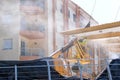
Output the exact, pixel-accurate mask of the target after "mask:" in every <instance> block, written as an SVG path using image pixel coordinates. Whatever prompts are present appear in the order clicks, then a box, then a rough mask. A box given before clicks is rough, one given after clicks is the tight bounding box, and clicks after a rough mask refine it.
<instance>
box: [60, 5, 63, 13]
mask: <svg viewBox="0 0 120 80" xmlns="http://www.w3.org/2000/svg"><path fill="white" fill-rule="evenodd" d="M60 12H61V13H63V5H61V8H60Z"/></svg>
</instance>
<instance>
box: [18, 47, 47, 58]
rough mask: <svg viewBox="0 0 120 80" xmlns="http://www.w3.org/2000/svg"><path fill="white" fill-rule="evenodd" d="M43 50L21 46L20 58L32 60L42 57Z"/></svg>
mask: <svg viewBox="0 0 120 80" xmlns="http://www.w3.org/2000/svg"><path fill="white" fill-rule="evenodd" d="M44 54H45V51H44V50H43V49H41V48H21V55H20V60H33V59H38V58H41V57H44Z"/></svg>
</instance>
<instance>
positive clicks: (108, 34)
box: [85, 32, 120, 39]
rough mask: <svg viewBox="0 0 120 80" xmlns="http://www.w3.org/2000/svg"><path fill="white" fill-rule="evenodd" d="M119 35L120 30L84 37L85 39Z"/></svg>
mask: <svg viewBox="0 0 120 80" xmlns="http://www.w3.org/2000/svg"><path fill="white" fill-rule="evenodd" d="M119 36H120V32H108V33H102V34H95V35H89V36H85V37H86V39H100V38H110V37H119Z"/></svg>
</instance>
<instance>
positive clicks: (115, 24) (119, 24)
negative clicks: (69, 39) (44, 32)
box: [61, 21, 120, 35]
mask: <svg viewBox="0 0 120 80" xmlns="http://www.w3.org/2000/svg"><path fill="white" fill-rule="evenodd" d="M115 27H120V21H118V22H113V23H107V24H102V25H97V26H91V27H88V28H79V29H74V30H67V31H63V32H61V34H63V35H72V34H79V33H84V32H91V31H97V30H102V29H109V28H115Z"/></svg>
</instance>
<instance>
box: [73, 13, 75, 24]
mask: <svg viewBox="0 0 120 80" xmlns="http://www.w3.org/2000/svg"><path fill="white" fill-rule="evenodd" d="M73 21H74V22H75V21H76V15H75V14H73Z"/></svg>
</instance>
